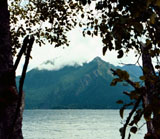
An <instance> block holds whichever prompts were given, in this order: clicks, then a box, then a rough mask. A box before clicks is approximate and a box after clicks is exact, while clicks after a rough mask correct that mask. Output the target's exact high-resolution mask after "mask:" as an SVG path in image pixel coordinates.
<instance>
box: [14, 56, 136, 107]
mask: <svg viewBox="0 0 160 139" xmlns="http://www.w3.org/2000/svg"><path fill="white" fill-rule="evenodd" d="M47 63H48V62H47ZM50 63H51V62H50ZM111 68H113V69H116V68H117V67H115V66H114V65H112V64H109V63H107V62H105V61H103V60H101V59H100V58H99V57H96V58H95V59H93V60H92V61H91V62H89V63H85V64H83V66H78V65H76V66H65V67H63V68H61V69H59V70H46V69H43V70H39V69H38V68H36V69H33V70H31V71H29V72H28V73H27V76H26V80H25V84H24V92H25V103H26V106H25V107H26V108H27V109H56V108H61V109H62V108H79V109H81V108H85V109H87V108H90V109H95V108H97V109H104V108H110V109H111V108H119V107H120V106H119V105H118V104H116V101H117V100H119V99H123V100H125V101H128V98H127V97H126V96H125V95H123V93H122V92H123V91H125V90H129V89H131V87H129V86H123V85H122V84H118V85H117V86H116V87H112V86H110V82H111V81H112V79H113V78H114V77H113V75H112V72H111V71H110V69H111ZM121 68H122V69H123V68H124V69H125V68H126V67H121ZM131 74H132V75H131V76H132V77H134V76H135V75H134V74H135V73H134V71H133V72H131ZM18 78H19V77H17V82H18ZM134 78H135V77H134Z"/></svg>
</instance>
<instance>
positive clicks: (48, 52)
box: [17, 28, 136, 75]
mask: <svg viewBox="0 0 160 139" xmlns="http://www.w3.org/2000/svg"><path fill="white" fill-rule="evenodd" d="M68 39H69V40H70V41H71V42H70V46H69V47H65V49H63V47H59V48H54V46H51V45H50V44H46V45H44V46H42V47H39V46H38V45H37V44H35V43H34V46H33V50H32V53H31V55H32V59H31V60H30V63H29V68H28V70H30V69H32V68H35V67H38V66H39V65H41V64H42V63H44V62H45V61H47V60H52V61H54V63H55V65H54V66H53V67H52V66H50V67H48V68H49V69H58V68H61V67H63V66H65V65H74V64H75V63H76V64H80V65H82V64H83V63H84V62H88V61H91V60H92V59H93V58H95V57H97V56H99V57H101V58H102V59H103V60H105V61H107V62H109V63H111V64H114V65H119V63H126V64H134V63H135V62H136V59H135V58H134V52H131V53H130V54H129V55H128V56H125V57H124V58H123V59H120V60H119V59H117V53H116V52H109V51H107V53H106V55H105V56H103V55H102V48H103V44H102V42H101V39H100V38H99V37H96V38H92V37H90V36H86V37H83V36H82V33H81V30H80V29H78V28H77V29H74V30H72V31H71V32H69V33H68ZM23 62H24V60H22V62H21V63H20V65H19V67H18V70H17V75H19V74H20V73H21V70H22V67H23ZM43 65H44V64H43ZM41 67H42V66H41Z"/></svg>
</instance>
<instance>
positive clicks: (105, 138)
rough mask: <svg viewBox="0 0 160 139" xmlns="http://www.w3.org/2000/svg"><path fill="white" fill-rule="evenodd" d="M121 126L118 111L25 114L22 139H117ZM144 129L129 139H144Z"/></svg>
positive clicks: (28, 111) (32, 111) (29, 111)
mask: <svg viewBox="0 0 160 139" xmlns="http://www.w3.org/2000/svg"><path fill="white" fill-rule="evenodd" d="M128 112H129V111H126V113H125V114H127V113H128ZM123 122H124V121H123V120H121V118H120V117H119V110H25V111H24V120H23V135H24V139H120V133H119V128H120V127H122V123H123ZM141 125H143V122H141V123H140V124H139V127H140V126H141ZM145 128H146V126H143V127H142V129H141V130H139V131H138V132H137V134H136V135H132V137H131V139H143V136H144V134H145V132H146V129H145Z"/></svg>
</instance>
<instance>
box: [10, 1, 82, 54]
mask: <svg viewBox="0 0 160 139" xmlns="http://www.w3.org/2000/svg"><path fill="white" fill-rule="evenodd" d="M9 10H10V23H11V39H12V48H13V54H16V49H17V48H20V47H21V43H22V42H21V40H22V38H24V36H26V35H33V36H35V39H36V43H38V44H39V45H40V46H41V45H42V44H44V43H46V41H48V42H49V43H51V44H53V43H54V46H55V47H58V46H61V45H67V46H68V45H69V41H68V40H67V36H66V33H67V32H68V31H70V30H71V29H72V28H74V27H75V26H76V24H77V22H78V21H77V15H78V14H79V13H80V12H82V11H83V9H82V7H81V6H80V5H78V4H77V3H75V2H73V1H72V0H69V1H65V0H58V1H56V0H52V1H51V0H45V1H43V0H29V1H24V0H23V1H20V0H15V1H12V2H11V3H10V6H9Z"/></svg>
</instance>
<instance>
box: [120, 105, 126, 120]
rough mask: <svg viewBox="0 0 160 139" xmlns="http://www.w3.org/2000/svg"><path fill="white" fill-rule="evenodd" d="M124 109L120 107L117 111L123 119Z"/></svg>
mask: <svg viewBox="0 0 160 139" xmlns="http://www.w3.org/2000/svg"><path fill="white" fill-rule="evenodd" d="M124 109H125V108H124V107H122V108H121V109H120V110H119V114H120V116H121V118H122V119H123V113H124Z"/></svg>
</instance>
